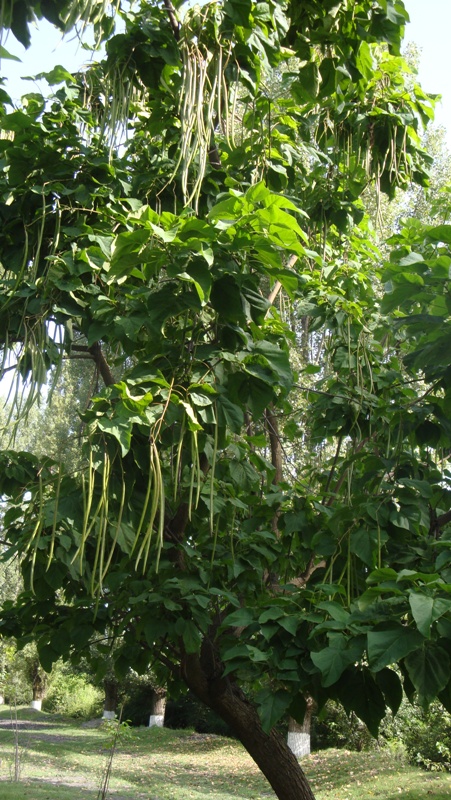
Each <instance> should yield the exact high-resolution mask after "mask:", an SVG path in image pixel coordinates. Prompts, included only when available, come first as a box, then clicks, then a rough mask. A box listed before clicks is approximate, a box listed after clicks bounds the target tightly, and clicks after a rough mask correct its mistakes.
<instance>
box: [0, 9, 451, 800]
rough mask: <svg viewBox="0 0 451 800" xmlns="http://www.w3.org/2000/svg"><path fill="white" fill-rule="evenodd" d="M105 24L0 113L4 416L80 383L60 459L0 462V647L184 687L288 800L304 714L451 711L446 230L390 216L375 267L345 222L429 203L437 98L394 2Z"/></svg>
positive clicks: (15, 457)
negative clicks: (95, 56) (88, 57)
mask: <svg viewBox="0 0 451 800" xmlns="http://www.w3.org/2000/svg"><path fill="white" fill-rule="evenodd" d="M19 5H20V4H19V2H13V4H12V6H11V7H12V9H13V10H14V8H16V7H17V8H18V7H19ZM66 6H67V9H69V7H70V9H71V13H72V16H70V15H69V16H67V18H66V17H64V19H63V18H61V20H60V21H61V23H62V24H65V25H66V24H67V25H69V22H70V21H74V19H75V17H76V15H77V14H78V15H79V17H83V16H84V17H86V8H88V6H89V9H92V10H93V9H94V7H95V8H97V7H100V6H102V9H101V10H102V11H103V10H104V6H105V4H104V3H100V4H92V3H90V4H81V3H67V4H66ZM82 6H83V9H82ZM27 7H29V8H30V9H31V8H32V7H35V9H36V10H37V11H39V10H40V11H43V9H42V4H32V3H28V5H27ZM48 8H51V4H49V5H48ZM183 12H184V13H183ZM46 14H47V12H46ZM118 14H119V16H120V18H121V19H122V23H123V26H124V28H123V31H122V32H120V33H117V34H116V35H112V34H113V27H114V21H109V22H106V21H105V22H104V24H103V28H102V26H100V27H99V26H98V30H99V31H100V33H99V36H100V37H102V36H103V37H104V38H105V39H106V56H105V58H104V59H103V60H102V61H101V62H99V63H98V64H94V65H93V66H92V67H91V68H90V69H89V70H88V71H87V72H86V73H83V74H81V73H80V74H79V75H74V76H72V75H69V74H68V73H67V71H66V70H65V69H64V68H63V67H61V66H58V67H55V69H54V70H53V71H52V72H51V73H49V74H48V75H47V76H46V77H47V81H48V82H49V84H51V85H53V86H59V87H60V88H58V89H56V91H55V93H54V94H53V95H52V96H51V97H50V98H48V99H44V98H42V97H41V96H39V95H36V94H31V95H28V96H27V97H26V98H24V99H23V103H22V106H21V107H20V108H17V109H13V110H12V111H11V110H10V109H9V108H8V98H7V97H5V96H4V97H3V100H4V108H3V111H2V117H1V124H2V129H3V131H4V132H5V135H4V138H3V139H1V140H0V153H1V159H2V160H1V173H0V189H1V192H2V197H3V205H2V206H1V209H0V213H1V215H2V220H1V231H2V232H1V235H0V261H1V264H2V274H1V284H0V300H1V304H2V314H1V321H0V337H1V341H2V344H3V347H4V354H5V357H4V362H3V367H4V370H5V371H8V372H9V371H10V370H11V366H12V365H13V364H16V373H17V376H18V383H17V387H18V388H19V389H20V387H21V383H20V381H21V380H22V381H26V382H27V386H28V390H27V392H25V393H24V394H23V397H24V399H23V400H22V402H17V403H16V406H15V407H14V409H13V417H14V421H15V423H16V425H17V426H18V427H19V429H20V426H21V425H23V424H26V417H27V413H29V411H30V408H31V406H32V404H33V402H34V399H35V398H36V397H37V396H38V395H39V392H40V390H41V387H42V386H43V384H45V383H46V381H47V379H48V374H49V370H50V371H52V374H53V377H52V380H53V383H54V385H55V386H56V387H57V386H58V373H59V370H61V368H62V362H63V360H64V359H74V358H80V357H81V358H83V359H85V360H87V361H88V362H89V363H91V364H92V365H93V366H94V367H95V369H96V371H97V376H98V380H99V381H102V382H103V384H104V388H103V389H102V388H97V389H96V388H95V387H94V391H93V393H92V397H91V399H90V402H88V404H87V406H85V407H81V408H80V413H81V418H82V421H83V423H84V444H83V449H82V453H81V454H80V456H79V458H78V456H77V463H76V464H74V465H73V467H72V466H71V465H70V464H67V461H66V460H65V457H64V453H62V454H61V459H60V460H58V459H53V460H52V459H45V458H42V457H38V456H37V455H35V454H32V453H25V452H18V451H17V450H15V449H14V448H10V449H8V450H6V451H4V452H3V453H2V454H1V470H0V491H1V493H2V495H3V496H4V497H5V499H6V498H7V502H8V509H7V511H6V512H5V517H4V530H5V541H6V542H7V543H8V545H9V549H8V550H7V553H6V556H7V557H10V556H12V555H14V554H16V553H20V555H21V559H22V571H23V576H24V583H25V591H24V592H23V593H22V594H21V596H20V597H19V599H18V600H17V602H15V603H11V604H10V605H9V607H8V604H7V605H6V606H5V610H4V612H3V614H2V625H3V630H4V631H5V632H8V633H12V634H15V635H17V636H19V637H22V639H24V640H26V639H27V638H34V639H36V640H37V645H38V649H39V653H40V658H41V661H42V664H43V665H44V666H45V667H46V668H47V669H49V668H50V667H51V665H52V663H53V662H54V661H55V660H57V659H58V658H59V657H60V656H63V657H64V658H68V657H70V656H71V657H73V658H75V659H76V658H77V657H79V656H80V655H81V654H83V652H84V650H85V649H86V648H87V646H88V644H89V643H90V642H91V641H92V639H93V637H94V638H96V637H97V638H99V639H100V640H101V642H102V640H103V637H104V636H105V635H106V636H108V637H109V638H110V639H112V640H114V642H115V644H116V646H115V649H114V657H115V662H116V669H117V671H118V673H119V674H120V673H122V674H125V672H126V671H127V669H128V668H129V666H132V667H133V668H134V669H135V670H137V671H138V672H144V671H145V670H146V669H147V668H148V666H149V664H152V665H153V666H154V669H155V670H156V671H157V674H159V675H160V677H161V680H162V681H163V680H164V681H168V682H169V683H171V682H173V683H174V684H179V683H180V682H184V683H185V684H186V685H187V686H188V687H189V688H190V689H191V690H192V691H193V692H194V694H196V695H197V697H199V698H200V699H201V700H202V701H203V702H205V703H206V704H207V705H209V706H210V707H211V708H213V709H214V710H215V711H216V712H217V713H219V714H220V716H222V718H223V719H224V720H225V721H226V722H227V723H228V724H229V725H230V726H231V728H232V729H233V730H234V732H235V733H236V735H238V736H239V738H240V739H241V740H242V741H243V742H244V744H245V746H246V747H247V748H248V749H249V751H250V752H251V754H252V755H253V757H254V758H256V760H257V762H258V763H259V765H260V766H261V767H262V769H263V770H264V771H265V774H266V775H267V777H268V778H269V780H270V781H271V783H272V785H273V787H274V789H275V791H276V793H277V794H278V796H279V797H283V798H291V797H296V798H299V797H303V798H304V797H305V798H307V797H309V798H311V797H312V795H311V792H310V790H309V789H308V787H306V786H305V781H304V780H303V777H302V773H301V772H300V770H298V768H297V766H296V762H295V760H294V759H292V761H290V765H291V766H290V770H291V771H292V772H291V773H290V771H288V772H289V774H288V777H286V778H284V776H283V775H281V773H283V772H284V771H286V770H282V769H279V768H278V766H277V764H278V758H282V756H281V753H282V752H283V754H284V755H283V758H284V759H285V758H287V759H289V756H288V754H286V751H285V750H284V749H283V748H284V745H283V743H282V741H281V739H280V737H278V735H277V734H276V733H275V732H274V729H273V726H274V724H275V723H276V722H277V721H278V720H279V719H280V718H281V717H282V716H283V715H284V714H286V713H289V714H290V715H292V716H293V717H295V718H296V719H299V720H302V718H303V714H304V710H305V698H306V696H308V695H309V696H312V697H314V699H315V700H316V702H317V704H318V706H319V707H320V708H321V707H322V706H323V705H324V703H325V702H326V700H327V699H328V698H332V699H335V700H338V701H339V702H340V703H342V704H343V705H344V707H345V709H346V710H347V711H353V712H355V713H356V714H357V715H358V716H359V717H360V718H361V719H363V720H364V721H365V723H366V724H367V725H368V727H369V729H370V730H371V731H372V732H373V733H376V732H377V729H378V725H379V723H380V721H381V719H382V718H383V716H384V714H385V711H386V708H387V707H389V708H391V709H392V710H393V711H396V710H397V708H398V707H399V704H400V702H401V698H402V692H403V690H404V691H405V692H406V694H407V695H408V696H409V697H412V696H413V695H414V694H415V693H416V694H417V695H418V697H419V699H420V702H421V703H422V704H424V705H427V704H428V702H429V701H430V700H432V699H433V698H434V697H436V696H437V695H438V696H439V697H440V699H441V700H442V702H443V703H444V705H445V706H447V707H450V706H451V694H450V690H451V683H450V680H449V675H450V656H451V643H450V637H451V629H450V625H451V615H450V612H451V597H450V594H449V593H450V590H451V576H450V566H449V564H450V553H451V550H450V548H449V542H448V538H447V537H448V534H447V525H448V523H449V521H450V520H451V513H450V510H449V502H450V489H449V485H448V484H449V471H448V468H447V457H448V453H449V448H450V444H451V442H450V436H451V428H450V424H449V413H448V406H449V402H450V399H449V391H450V385H451V383H450V375H451V373H450V367H449V355H448V353H449V348H448V340H449V331H448V328H449V289H448V285H449V284H448V277H449V268H450V265H451V254H450V251H449V248H450V245H451V228H450V226H448V225H446V224H445V225H440V226H439V227H433V226H426V225H424V224H421V223H419V222H412V223H409V224H408V225H406V227H405V228H403V229H402V230H400V231H399V232H398V233H397V235H396V236H395V237H394V238H393V240H392V242H391V247H392V255H391V258H390V261H389V263H386V264H383V263H382V261H381V257H380V255H379V253H378V250H377V248H376V246H375V243H374V240H373V238H372V234H371V227H370V225H369V223H368V220H367V218H366V217H365V215H364V211H363V206H362V201H361V196H362V193H363V192H364V191H365V190H368V187H369V186H370V185H374V184H375V185H376V190H377V191H378V192H381V191H383V192H385V193H387V194H388V195H392V194H393V193H394V192H395V189H396V188H397V187H407V186H409V185H410V182H412V181H413V182H417V183H419V184H426V183H427V162H428V157H427V155H426V154H425V153H424V151H423V150H422V149H421V147H420V139H419V133H420V131H421V125H422V123H426V122H427V121H428V119H429V118H430V117H432V114H433V111H432V105H433V104H432V101H431V100H430V99H429V98H427V97H426V96H425V95H424V93H423V92H422V90H421V89H420V88H419V87H418V85H417V84H416V83H415V80H414V76H413V75H412V73H411V72H410V70H409V67H408V65H407V64H406V63H405V62H404V60H403V59H402V57H401V56H400V54H399V48H400V42H401V37H402V32H403V26H404V23H405V20H406V18H407V14H406V11H405V9H404V6H403V4H402V2H392V0H379V2H367V0H361V2H358V3H355V2H348V0H342V1H341V2H338V3H337V2H335V1H334V2H332V0H330V2H321V3H319V2H317V1H316V0H310V1H309V2H306V3H302V5H299V3H297V2H292V3H289V2H285V0H272V1H271V2H269V3H255V2H252V0H242V1H240V2H239V0H229V2H226V3H224V4H222V3H212V4H208V5H206V6H203V7H202V9H200V8H199V7H194V8H191V9H182V10H181V11H180V13H179V12H178V11H177V9H176V8H174V7H173V6H172V4H171V3H170V2H168V0H165V2H164V3H163V4H160V3H158V2H153V1H149V2H144V1H143V2H141V3H140V4H138V8H135V10H134V11H131V10H130V9H129V8H128V7H127V8H126V9H124V8H123V9H122V10H119V11H118ZM88 16H89V15H88ZM23 19H24V18H22V17H21V20H23ZM99 19H100V17H99ZM102 19H103V17H102ZM5 20H6V23H5V24H7V25H8V24H9V23H8V18H7V17H5V16H4V22H5ZM65 20H66V21H65ZM11 25H13V23H11ZM14 25H15V27H14ZM14 25H13V31H14V32H15V33H16V35H19V38H21V40H22V41H24V42H26V40H27V35H26V33H25V31H26V29H27V26H26V24H25V27H24V28H23V31H21V30H19V29H18V27H17V25H16V24H15V23H14ZM293 365H295V366H296V371H294V368H293ZM55 393H56V394H57V388H56V389H55ZM102 648H103V652H107V650H108V644H105V642H103V644H102V643H100V644H99V645H98V649H97V652H98V653H99V654H100V655H99V657H98V659H97V662H98V668H99V671H101V669H102V658H101V656H102ZM394 663H397V664H399V666H400V670H401V672H400V673H398V672H396V671H394V670H393V669H391V665H392V664H394ZM400 675H401V676H402V679H401V678H400ZM262 676H263V677H262ZM243 688H244V689H247V690H248V691H250V695H251V698H252V703H251V702H249V700H247V699H246V696H245V695H244V693H243ZM254 704H255V705H256V707H257V708H258V712H259V715H260V719H261V725H260V722H259V718H258V716H257V714H256V713H255V710H254ZM266 748H270V749H269V750H267V749H266ZM271 748H272V749H271ZM269 752H271V753H273V757H271V758H269V756H268V753H269ZM277 754H278V755H277ZM269 762H271V763H269ZM293 776H298V777H297V778H296V779H295V778H294V777H293ZM296 780H299V783H298V784H297V783H296Z"/></svg>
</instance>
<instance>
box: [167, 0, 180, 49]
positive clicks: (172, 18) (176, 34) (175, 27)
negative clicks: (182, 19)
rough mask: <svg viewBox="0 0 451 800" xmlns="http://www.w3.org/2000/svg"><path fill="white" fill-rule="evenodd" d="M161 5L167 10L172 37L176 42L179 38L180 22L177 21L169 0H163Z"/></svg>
mask: <svg viewBox="0 0 451 800" xmlns="http://www.w3.org/2000/svg"><path fill="white" fill-rule="evenodd" d="M163 5H164V7H165V9H166V11H167V12H168V17H169V22H170V23H171V28H172V33H173V34H174V39H175V40H176V42H178V41H179V40H180V24H179V23H178V21H177V17H176V16H175V8H174V6H173V5H172V3H171V0H163Z"/></svg>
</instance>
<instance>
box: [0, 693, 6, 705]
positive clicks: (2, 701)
mask: <svg viewBox="0 0 451 800" xmlns="http://www.w3.org/2000/svg"><path fill="white" fill-rule="evenodd" d="M4 702H5V698H4V697H3V695H2V694H0V706H2V705H3V704H4Z"/></svg>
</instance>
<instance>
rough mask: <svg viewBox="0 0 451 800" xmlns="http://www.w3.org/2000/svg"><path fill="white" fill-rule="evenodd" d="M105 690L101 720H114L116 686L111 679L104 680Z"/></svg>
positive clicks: (116, 697)
mask: <svg viewBox="0 0 451 800" xmlns="http://www.w3.org/2000/svg"><path fill="white" fill-rule="evenodd" d="M103 687H104V690H105V702H104V706H103V719H114V718H115V717H116V709H117V700H118V688H119V687H118V685H117V681H115V680H114V679H112V678H105V680H104V681H103Z"/></svg>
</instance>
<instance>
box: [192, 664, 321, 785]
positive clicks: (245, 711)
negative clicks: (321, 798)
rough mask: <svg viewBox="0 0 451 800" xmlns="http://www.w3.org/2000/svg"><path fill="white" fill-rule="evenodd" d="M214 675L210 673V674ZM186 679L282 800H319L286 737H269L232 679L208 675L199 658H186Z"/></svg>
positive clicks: (273, 731) (271, 732)
mask: <svg viewBox="0 0 451 800" xmlns="http://www.w3.org/2000/svg"><path fill="white" fill-rule="evenodd" d="M208 672H210V670H208ZM182 675H183V678H184V681H185V683H186V684H187V686H188V687H189V688H190V689H191V691H192V692H193V694H195V695H196V697H198V698H199V700H201V701H202V702H203V703H205V704H206V705H207V706H209V708H211V709H213V711H215V712H216V713H217V714H218V715H219V716H220V717H221V719H223V720H224V722H226V723H227V724H228V725H229V726H230V728H231V730H232V731H233V733H234V734H235V736H236V737H237V738H238V739H239V740H240V742H241V743H242V744H243V745H244V747H245V748H246V750H247V752H248V753H249V755H250V756H251V757H252V758H253V759H254V761H255V763H256V764H257V766H258V767H259V768H260V770H261V771H262V772H263V774H264V775H265V777H266V778H267V780H268V781H269V783H270V785H271V786H272V788H273V789H274V792H275V793H276V795H277V797H278V798H279V800H315V796H314V794H313V792H312V790H311V788H310V785H309V783H308V780H307V778H306V776H305V774H304V772H303V770H302V769H301V767H300V765H299V763H298V761H297V759H296V758H295V756H294V755H293V753H292V752H291V750H290V748H289V747H288V745H287V743H286V742H285V740H284V738H283V736H282V735H281V734H280V733H279V732H278V731H276V730H275V729H273V730H271V731H270V733H265V731H264V730H263V728H262V724H261V721H260V718H259V716H258V714H257V711H256V710H255V708H254V707H253V705H252V704H251V703H250V702H249V701H248V700H247V699H246V697H245V695H244V694H243V693H242V692H241V690H240V689H239V687H238V686H237V685H236V684H234V683H233V682H232V680H231V679H230V678H228V677H227V678H223V677H222V676H221V675H215V674H214V671H213V673H211V674H210V675H208V674H207V670H205V668H204V666H203V665H202V663H201V659H200V658H199V657H198V656H197V655H191V654H189V655H186V656H185V658H184V661H183V664H182Z"/></svg>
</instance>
